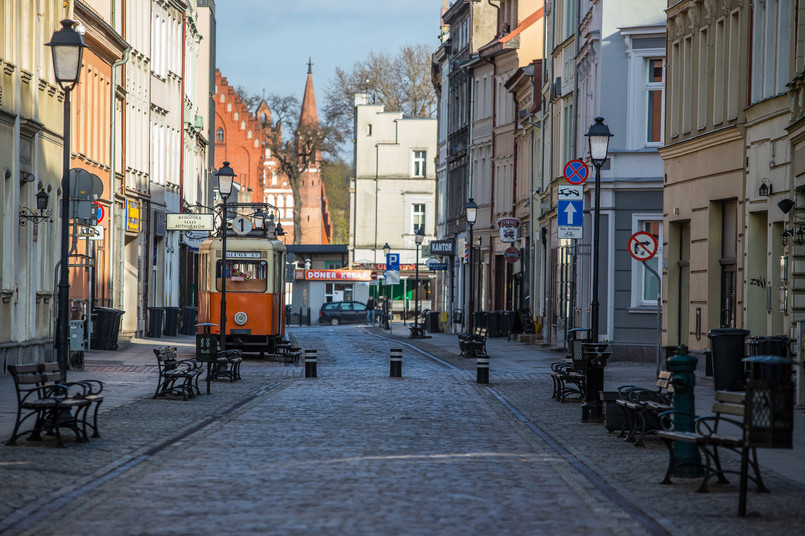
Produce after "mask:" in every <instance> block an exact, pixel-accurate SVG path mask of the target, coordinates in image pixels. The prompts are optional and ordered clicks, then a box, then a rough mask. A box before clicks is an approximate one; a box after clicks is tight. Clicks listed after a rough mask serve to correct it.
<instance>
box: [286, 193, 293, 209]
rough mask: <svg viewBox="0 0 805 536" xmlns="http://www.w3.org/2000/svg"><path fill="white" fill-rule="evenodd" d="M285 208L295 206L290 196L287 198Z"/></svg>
mask: <svg viewBox="0 0 805 536" xmlns="http://www.w3.org/2000/svg"><path fill="white" fill-rule="evenodd" d="M285 206H286V207H292V206H293V196H292V195H290V194H288V195H286V196H285Z"/></svg>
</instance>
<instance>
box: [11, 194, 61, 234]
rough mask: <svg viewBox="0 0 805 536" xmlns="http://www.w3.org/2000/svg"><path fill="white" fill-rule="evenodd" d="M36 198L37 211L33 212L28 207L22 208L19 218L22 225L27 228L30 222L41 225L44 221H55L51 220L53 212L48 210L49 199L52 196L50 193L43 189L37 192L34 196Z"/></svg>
mask: <svg viewBox="0 0 805 536" xmlns="http://www.w3.org/2000/svg"><path fill="white" fill-rule="evenodd" d="M34 197H36V211H33V210H31V209H30V208H28V207H22V208H20V212H19V217H20V225H21V226H25V225H26V222H27V221H28V220H30V221H32V222H34V223H41V222H43V221H48V222H50V221H53V220H52V219H51V218H50V215H51V212H52V211H50V210H48V209H47V208H48V199H50V196H49V195H48V193H47V192H46V191H45V190H44V189H42V190H39V192H37V194H36V195H35V196H34Z"/></svg>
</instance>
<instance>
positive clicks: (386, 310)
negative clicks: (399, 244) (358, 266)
mask: <svg viewBox="0 0 805 536" xmlns="http://www.w3.org/2000/svg"><path fill="white" fill-rule="evenodd" d="M389 253H391V246H389V243H388V242H386V243H385V244H383V255H384V256H385V258H386V271H387V272H388V270H389ZM383 285H384V286H385V287H386V290H387V292H386V300H385V302H384V303H383V329H389V301H390V300H391V289H390V288H389V287H390V285H387V284H386V279H385V277H384V278H383Z"/></svg>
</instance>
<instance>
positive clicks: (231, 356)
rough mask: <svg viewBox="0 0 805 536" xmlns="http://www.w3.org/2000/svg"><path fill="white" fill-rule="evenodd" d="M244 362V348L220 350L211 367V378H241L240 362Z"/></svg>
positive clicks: (233, 380)
mask: <svg viewBox="0 0 805 536" xmlns="http://www.w3.org/2000/svg"><path fill="white" fill-rule="evenodd" d="M242 362H243V351H242V350H237V349H233V350H219V351H218V357H217V359H216V360H215V362H213V363H212V367H211V368H210V372H209V375H210V379H211V380H219V379H221V378H226V379H228V380H229V381H230V382H236V381H238V380H239V379H240V364H241V363H242Z"/></svg>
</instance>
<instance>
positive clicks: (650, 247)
mask: <svg viewBox="0 0 805 536" xmlns="http://www.w3.org/2000/svg"><path fill="white" fill-rule="evenodd" d="M657 246H658V244H657V238H656V237H655V236H654V235H653V234H651V233H647V232H646V231H638V232H636V233H635V234H633V235H632V236H630V237H629V255H631V256H632V257H633V258H634V259H635V260H637V261H647V260H649V259H651V258H652V257H654V255H656V254H657Z"/></svg>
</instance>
